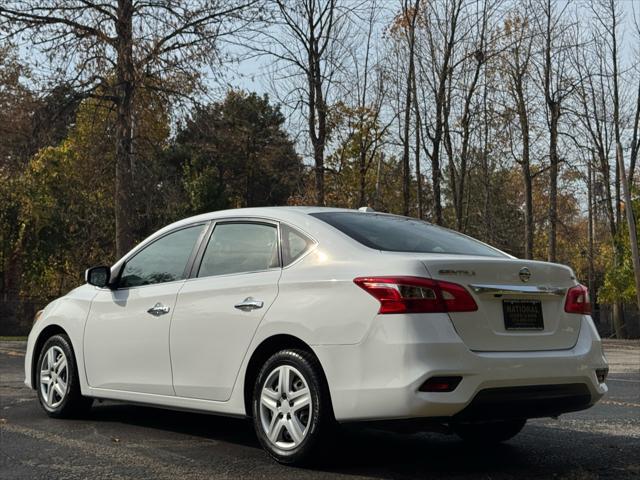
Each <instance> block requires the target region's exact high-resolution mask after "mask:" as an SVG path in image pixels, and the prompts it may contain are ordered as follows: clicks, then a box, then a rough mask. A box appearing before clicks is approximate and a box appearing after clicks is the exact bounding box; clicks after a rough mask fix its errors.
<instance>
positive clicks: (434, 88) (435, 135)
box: [416, 0, 465, 225]
mask: <svg viewBox="0 0 640 480" xmlns="http://www.w3.org/2000/svg"><path fill="white" fill-rule="evenodd" d="M464 4H465V2H464V1H463V0H452V1H451V2H446V4H445V5H444V6H441V8H439V7H440V6H439V5H438V4H435V3H433V2H429V3H428V4H426V5H425V6H424V7H423V10H424V12H423V13H422V15H423V17H424V25H423V28H422V29H421V35H423V36H424V38H421V39H420V43H421V44H423V46H422V49H423V50H422V51H421V53H420V55H418V57H417V58H416V61H417V63H418V67H419V71H420V76H421V79H422V80H423V81H422V82H421V83H422V84H423V85H424V88H423V92H422V95H421V98H422V104H423V112H424V113H423V114H422V116H421V119H422V122H421V123H422V127H423V134H422V137H423V138H424V139H425V140H428V142H429V144H430V145H431V148H430V149H429V147H428V145H427V142H426V141H423V142H422V146H423V150H424V151H425V154H426V156H427V158H429V159H430V161H431V176H432V184H433V185H432V186H433V203H434V221H435V223H437V224H438V225H442V224H443V221H444V219H443V215H442V187H441V177H442V173H441V164H440V152H441V149H442V147H443V143H444V141H445V130H446V126H447V123H448V114H449V110H448V108H447V105H448V93H450V92H448V90H447V88H448V86H449V80H450V76H451V75H452V71H453V69H454V59H453V56H454V51H455V48H456V45H457V43H458V41H459V34H458V28H459V26H460V20H461V14H462V11H463V7H464ZM427 91H428V93H427ZM432 106H433V111H432Z"/></svg>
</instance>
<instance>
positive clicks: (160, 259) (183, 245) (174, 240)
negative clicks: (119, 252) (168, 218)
mask: <svg viewBox="0 0 640 480" xmlns="http://www.w3.org/2000/svg"><path fill="white" fill-rule="evenodd" d="M203 229H204V225H197V226H194V227H188V228H183V229H182V230H178V231H177V232H173V233H170V234H168V235H165V236H164V237H162V238H160V239H159V240H156V241H155V242H153V243H152V244H150V245H149V246H147V247H145V248H144V249H143V250H141V251H140V252H138V253H136V255H135V256H134V257H133V258H132V259H131V260H129V261H128V262H127V263H126V264H125V266H124V270H123V271H122V275H121V276H120V282H119V287H121V288H129V287H140V286H142V285H150V284H153V283H163V282H173V281H175V280H182V279H184V278H185V277H186V275H185V269H186V267H187V262H188V261H189V257H190V256H191V252H192V251H193V247H194V246H195V244H196V241H197V240H198V237H199V236H200V234H201V233H202V230H203Z"/></svg>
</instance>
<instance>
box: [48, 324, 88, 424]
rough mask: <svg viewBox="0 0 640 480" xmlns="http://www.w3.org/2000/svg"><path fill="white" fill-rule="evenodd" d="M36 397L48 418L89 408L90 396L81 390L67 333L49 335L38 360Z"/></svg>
mask: <svg viewBox="0 0 640 480" xmlns="http://www.w3.org/2000/svg"><path fill="white" fill-rule="evenodd" d="M37 368H38V370H37V374H36V388H37V391H38V400H39V401H40V405H41V406H42V408H43V409H44V411H45V412H46V413H47V415H49V416H50V417H55V418H63V417H71V416H76V415H79V414H82V413H85V412H87V411H88V410H89V409H90V408H91V404H92V401H93V400H92V399H91V398H87V397H83V396H82V393H81V392H80V381H79V378H78V367H77V365H76V361H75V357H74V356H73V350H72V348H71V342H70V341H69V338H68V337H67V336H66V335H54V336H52V337H51V338H49V339H48V340H47V341H46V342H45V344H44V346H43V347H42V351H41V352H40V357H39V358H38V363H37Z"/></svg>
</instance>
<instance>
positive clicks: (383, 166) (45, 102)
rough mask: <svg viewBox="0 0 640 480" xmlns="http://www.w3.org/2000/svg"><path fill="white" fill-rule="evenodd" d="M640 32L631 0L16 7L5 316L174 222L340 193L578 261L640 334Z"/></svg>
mask: <svg viewBox="0 0 640 480" xmlns="http://www.w3.org/2000/svg"><path fill="white" fill-rule="evenodd" d="M639 25H640V7H638V5H637V4H634V3H633V2H625V1H615V0H596V1H593V2H566V1H559V0H558V1H552V0H520V1H510V0H472V1H466V0H432V1H423V0H397V1H396V0H390V1H384V2H383V1H380V0H368V1H365V2H355V1H351V0H296V1H293V0H292V1H286V0H278V1H275V0H233V1H216V0H198V1H195V0H193V1H190V2H145V1H135V2H134V1H132V0H118V1H101V2H93V1H76V0H70V1H62V0H38V1H36V0H7V1H5V2H3V3H2V4H1V5H0V106H1V107H2V108H0V317H1V318H2V322H3V325H2V330H9V329H10V328H13V327H15V329H16V331H18V330H19V329H21V328H22V329H24V328H25V325H26V326H27V328H28V321H29V320H28V317H29V315H30V314H31V313H33V312H32V310H34V309H35V308H38V307H40V306H42V304H44V303H45V302H46V301H47V300H48V299H50V298H52V297H55V296H58V295H60V294H62V293H64V292H66V291H68V290H69V289H70V288H73V287H74V286H76V285H78V284H79V283H80V281H81V274H82V272H83V271H84V269H85V268H86V267H88V266H90V265H93V264H99V263H109V262H113V261H114V260H115V259H116V258H118V256H120V255H122V254H123V253H125V252H126V251H127V250H128V249H129V248H130V247H131V246H132V245H134V244H135V243H136V242H138V241H140V240H141V239H143V238H144V237H146V236H147V235H148V234H150V233H151V232H153V231H154V230H155V229H157V228H159V227H160V226H163V225H165V224H167V223H169V222H171V221H174V220H177V219H179V218H183V217H185V216H187V215H191V214H196V213H201V212H205V211H211V210H216V209H222V208H233V207H245V206H259V205H287V204H289V205H301V204H319V205H322V204H324V205H328V206H342V207H350V208H357V207H361V206H364V205H368V206H371V207H374V208H375V209H376V210H380V211H386V212H393V213H400V214H406V215H411V216H415V217H419V218H423V219H425V220H427V221H430V222H433V223H437V224H441V225H444V226H446V227H450V228H454V229H456V230H459V231H461V232H464V233H467V234H469V235H472V236H475V237H477V238H479V239H481V240H484V241H486V242H488V243H490V244H492V245H495V246H496V247H498V248H501V249H503V250H505V251H507V252H509V253H511V254H513V255H516V256H518V257H522V258H530V259H536V260H550V261H558V262H561V263H566V264H569V265H570V266H572V267H573V269H574V270H575V271H576V273H577V275H578V278H579V280H580V281H581V282H583V283H585V284H587V285H588V286H589V288H590V290H591V292H592V295H593V296H594V297H595V300H596V302H597V304H598V305H601V306H602V310H600V308H598V309H597V310H596V315H595V316H596V318H598V319H599V321H600V327H601V329H602V331H603V332H604V333H605V334H607V335H608V334H615V335H617V336H620V337H624V336H630V335H635V336H638V335H640V317H639V316H638V305H639V304H640V293H639V290H640V260H639V259H638V245H637V242H638V240H637V230H638V225H637V221H636V219H637V216H638V213H639V212H640V196H639V190H640V174H639V172H638V154H639V152H640V80H639V79H640V71H639V69H640V27H639ZM11 322H13V323H11ZM20 322H22V323H20ZM609 325H611V329H609ZM11 326H13V327H11Z"/></svg>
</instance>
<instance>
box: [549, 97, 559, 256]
mask: <svg viewBox="0 0 640 480" xmlns="http://www.w3.org/2000/svg"><path fill="white" fill-rule="evenodd" d="M549 107H550V110H551V121H550V124H549V162H550V165H549V253H548V260H549V261H550V262H555V261H556V260H557V258H558V256H557V244H558V243H557V242H558V168H559V163H560V162H559V158H558V120H559V118H560V104H559V103H557V102H555V101H551V102H550V105H549Z"/></svg>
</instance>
